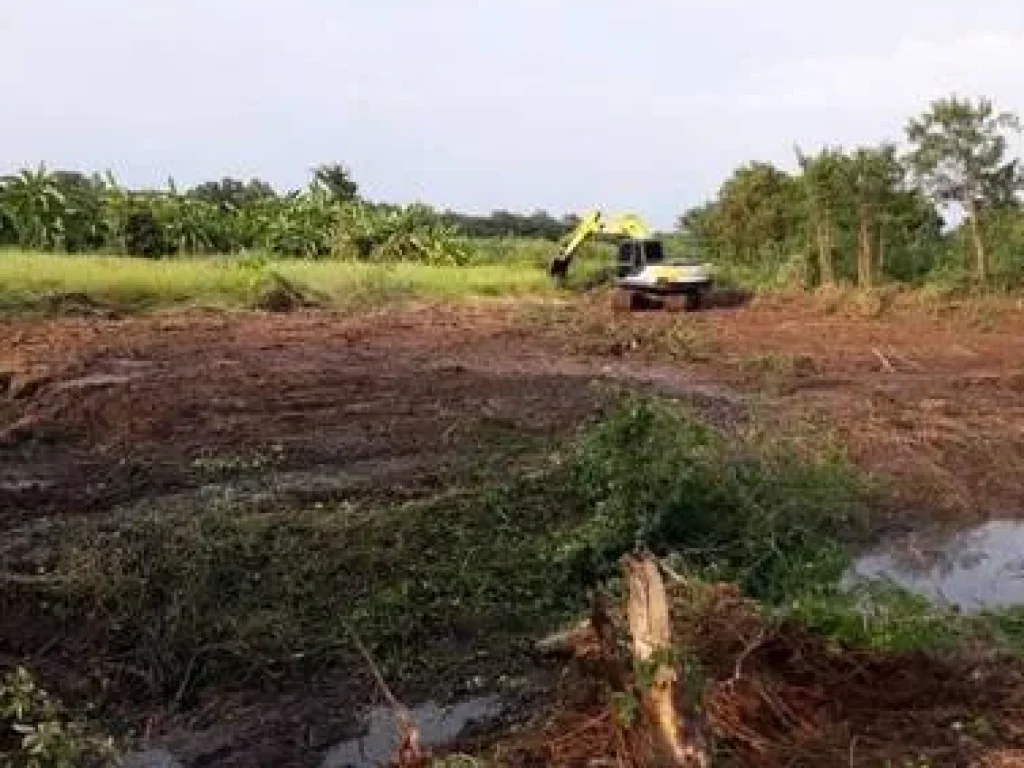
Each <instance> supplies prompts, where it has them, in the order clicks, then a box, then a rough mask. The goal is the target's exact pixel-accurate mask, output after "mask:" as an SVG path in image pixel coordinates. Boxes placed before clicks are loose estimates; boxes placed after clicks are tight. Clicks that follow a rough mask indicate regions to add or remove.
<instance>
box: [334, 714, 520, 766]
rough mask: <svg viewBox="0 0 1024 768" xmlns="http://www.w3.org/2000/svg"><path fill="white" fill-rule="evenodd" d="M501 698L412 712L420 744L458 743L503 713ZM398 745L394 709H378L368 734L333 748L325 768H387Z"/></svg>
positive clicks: (426, 745)
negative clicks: (477, 724) (477, 723)
mask: <svg viewBox="0 0 1024 768" xmlns="http://www.w3.org/2000/svg"><path fill="white" fill-rule="evenodd" d="M502 710H503V707H502V704H501V700H500V699H499V698H498V697H497V696H482V697H479V698H475V699H467V700H465V701H461V702H458V703H457V704H454V705H452V706H450V707H440V706H438V705H437V704H435V703H433V702H428V703H426V704H422V705H420V706H418V707H416V708H414V709H412V710H411V714H412V717H413V720H414V721H415V723H416V727H417V729H418V730H419V734H420V744H421V745H422V746H424V747H437V746H442V745H444V744H448V743H451V742H452V741H454V740H455V739H456V738H457V737H458V735H459V734H460V733H461V732H462V730H463V729H464V728H465V727H466V726H467V725H469V724H470V723H471V722H474V721H479V720H488V719H491V718H495V717H497V716H498V715H500V714H501V713H502ZM397 745H398V731H397V727H396V723H395V717H394V713H393V711H392V710H391V708H390V707H375V708H373V709H371V710H370V711H369V712H368V714H367V729H366V734H365V735H364V736H361V737H360V738H358V739H353V740H352V741H346V742H342V743H341V744H338V745H336V746H334V747H332V748H331V749H330V750H329V751H328V753H327V756H326V757H325V758H324V762H323V768H375V767H376V766H379V765H385V764H386V763H387V761H388V760H389V759H390V758H391V757H392V755H393V754H394V751H395V747H396V746H397Z"/></svg>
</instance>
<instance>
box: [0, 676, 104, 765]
mask: <svg viewBox="0 0 1024 768" xmlns="http://www.w3.org/2000/svg"><path fill="white" fill-rule="evenodd" d="M116 757H117V753H116V750H115V749H114V743H113V741H112V740H111V739H109V738H103V737H99V736H96V735H94V734H93V733H91V732H90V731H89V730H88V729H87V728H86V727H85V726H84V725H82V724H81V723H78V722H75V721H73V720H70V719H69V718H68V715H67V712H65V710H64V708H63V707H62V706H61V705H60V704H59V703H58V702H56V701H54V699H53V698H52V697H51V696H50V695H49V694H48V693H47V692H46V691H45V690H43V689H42V688H40V687H39V686H38V684H37V683H36V681H35V679H34V678H33V677H32V675H31V674H30V673H29V672H28V670H26V669H24V668H23V667H18V668H16V669H14V670H12V671H10V672H8V673H6V674H4V675H3V676H2V677H0V762H2V764H3V765H4V766H10V768H79V766H104V765H114V763H115V758H116Z"/></svg>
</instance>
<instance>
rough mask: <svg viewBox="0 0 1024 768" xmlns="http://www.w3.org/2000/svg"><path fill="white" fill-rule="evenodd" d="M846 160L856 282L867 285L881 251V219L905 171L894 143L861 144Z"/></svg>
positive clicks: (872, 278)
mask: <svg viewBox="0 0 1024 768" xmlns="http://www.w3.org/2000/svg"><path fill="white" fill-rule="evenodd" d="M849 164H850V167H849V176H850V180H851V183H852V192H853V196H854V199H855V203H856V207H857V283H858V285H860V286H861V287H862V288H870V287H871V285H872V283H873V282H874V274H875V270H876V268H878V267H880V266H881V259H882V258H883V253H884V247H885V246H884V239H883V238H884V236H883V234H882V220H883V218H884V217H885V215H886V211H888V210H889V209H890V208H891V207H892V206H893V203H894V201H895V199H896V197H897V195H899V193H900V191H901V189H902V186H903V181H904V177H905V175H906V172H905V170H904V168H903V166H902V165H901V164H900V161H899V158H898V157H897V155H896V146H895V145H894V144H883V145H882V146H881V147H878V148H874V147H861V148H859V149H857V150H855V151H854V152H853V154H851V155H850V157H849ZM876 245H877V248H876Z"/></svg>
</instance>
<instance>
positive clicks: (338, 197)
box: [313, 163, 359, 203]
mask: <svg viewBox="0 0 1024 768" xmlns="http://www.w3.org/2000/svg"><path fill="white" fill-rule="evenodd" d="M313 184H314V186H318V187H321V188H323V189H325V190H326V191H327V193H328V194H329V195H330V197H331V199H332V200H333V201H334V202H336V203H347V202H351V201H353V200H356V199H357V198H358V197H359V185H358V184H356V183H355V182H354V181H353V180H352V174H351V172H350V171H349V169H348V168H346V167H345V166H344V165H340V164H338V163H333V164H326V165H319V166H317V167H316V169H315V170H314V171H313Z"/></svg>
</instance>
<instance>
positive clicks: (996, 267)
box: [679, 96, 1024, 287]
mask: <svg viewBox="0 0 1024 768" xmlns="http://www.w3.org/2000/svg"><path fill="white" fill-rule="evenodd" d="M1020 130H1021V124H1020V121H1019V120H1018V118H1017V117H1016V116H1015V115H1012V114H1010V113H1007V112H1001V111H999V110H997V109H996V107H995V105H994V104H993V103H992V101H991V100H989V99H985V98H981V99H977V100H972V99H966V98H960V97H957V96H950V97H947V98H942V99H938V100H936V101H934V102H932V104H931V105H930V107H929V109H928V110H927V111H926V112H925V113H924V114H922V115H920V116H919V117H916V118H913V119H911V120H909V121H908V123H907V125H906V128H905V138H906V150H905V151H903V152H902V153H901V151H900V150H899V148H897V146H896V145H895V144H892V143H884V144H881V145H879V146H871V147H858V148H854V149H852V150H846V149H844V148H842V147H836V146H830V147H824V148H822V149H820V150H818V151H817V152H813V153H806V152H804V151H802V150H801V149H800V148H797V149H796V166H797V169H796V170H795V171H794V172H787V171H784V170H782V169H780V168H778V167H776V166H773V165H771V164H768V163H758V162H755V163H750V164H747V165H744V166H742V167H740V168H738V169H737V170H736V171H735V172H734V173H733V175H732V176H731V177H730V178H729V179H728V180H726V181H725V183H724V184H723V185H722V187H721V188H720V189H719V191H718V194H717V195H716V197H715V198H714V199H713V200H711V201H710V202H708V203H706V204H705V205H702V206H699V207H697V208H694V209H692V210H689V211H687V212H685V213H684V214H683V215H682V216H681V217H680V219H679V228H680V230H682V232H683V233H685V234H686V235H687V236H689V237H690V238H691V239H692V240H695V241H696V243H698V245H699V247H700V248H701V249H702V250H703V251H704V252H705V253H706V255H708V256H709V257H710V258H712V259H714V260H719V261H723V262H729V263H734V264H739V265H746V266H750V267H759V268H762V269H765V268H768V269H772V268H774V269H775V270H776V272H778V271H779V270H782V269H783V268H787V267H788V268H793V269H797V270H798V271H799V272H800V277H801V279H803V280H804V281H805V282H809V283H811V284H826V285H827V284H831V283H834V282H836V281H837V280H839V279H844V280H855V281H856V282H857V283H858V284H859V285H861V286H864V287H870V286H871V285H872V284H874V283H875V282H876V281H877V280H878V279H879V278H886V279H892V280H920V279H923V278H926V277H928V276H932V275H936V274H938V273H945V274H950V275H956V276H961V277H964V276H969V277H971V278H972V279H974V280H976V281H978V282H981V283H992V282H994V281H995V280H998V281H999V283H1000V284H1001V285H1003V286H1006V287H1016V286H1018V285H1022V284H1024V212H1022V207H1021V199H1020V194H1019V193H1020V191H1021V190H1022V189H1024V173H1022V167H1021V162H1020V159H1019V158H1017V157H1015V156H1013V154H1012V151H1011V146H1010V142H1009V139H1010V137H1012V136H1013V135H1014V134H1016V133H1019V132H1020ZM940 211H941V212H942V213H945V216H943V215H942V213H940Z"/></svg>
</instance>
